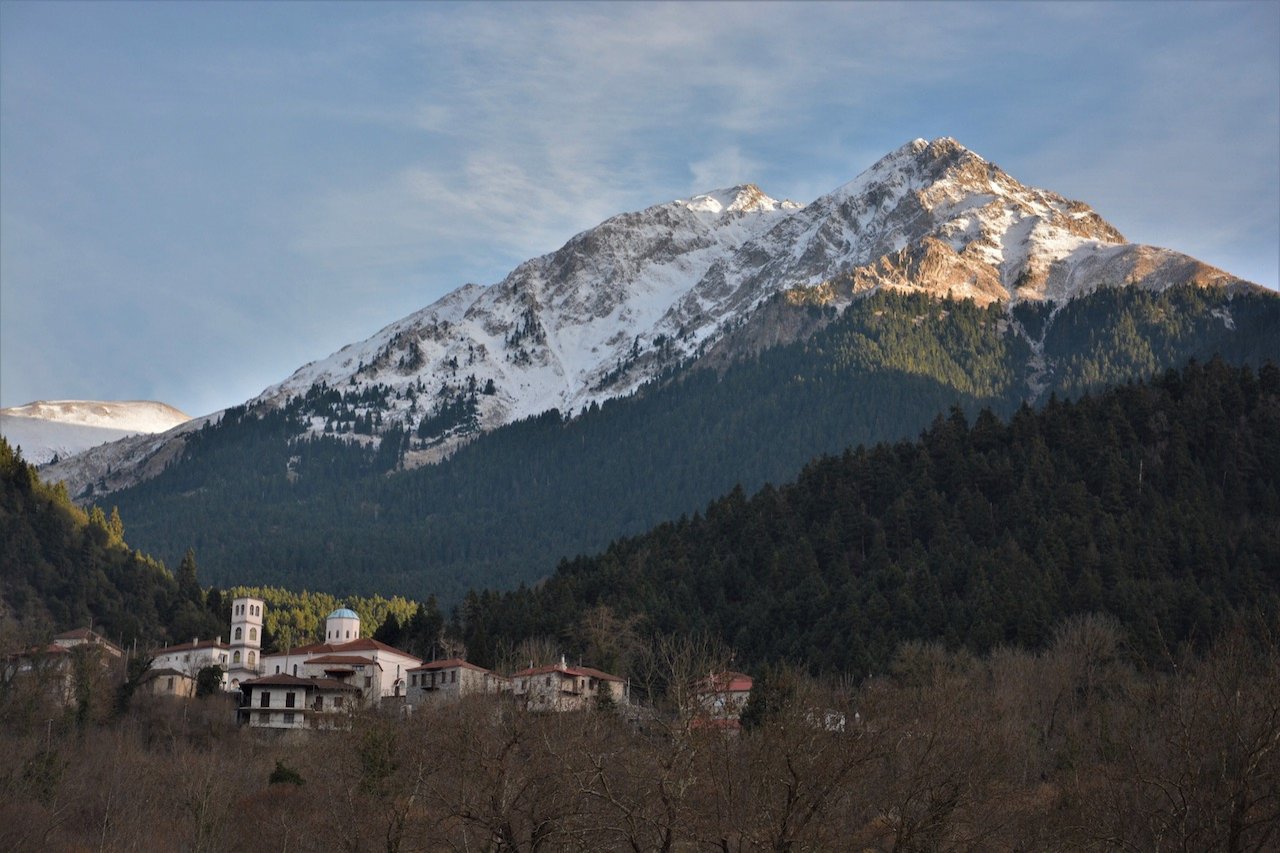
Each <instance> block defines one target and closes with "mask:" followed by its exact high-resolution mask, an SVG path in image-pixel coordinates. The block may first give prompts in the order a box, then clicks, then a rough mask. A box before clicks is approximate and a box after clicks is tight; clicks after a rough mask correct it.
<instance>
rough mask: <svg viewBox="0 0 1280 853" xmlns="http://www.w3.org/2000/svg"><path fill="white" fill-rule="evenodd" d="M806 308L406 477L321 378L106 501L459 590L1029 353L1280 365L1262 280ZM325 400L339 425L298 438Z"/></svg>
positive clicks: (233, 541) (1011, 370)
mask: <svg viewBox="0 0 1280 853" xmlns="http://www.w3.org/2000/svg"><path fill="white" fill-rule="evenodd" d="M782 301H784V300H783V299H782V298H781V297H780V302H782ZM794 301H796V302H798V303H800V304H797V305H794V306H790V307H788V308H786V310H793V311H797V312H807V313H808V314H810V315H812V317H811V318H810V319H811V320H815V321H817V322H816V325H818V326H820V327H821V329H820V331H818V332H816V333H815V334H813V335H812V336H811V337H809V338H808V339H806V340H803V341H799V342H796V343H793V344H791V345H787V346H782V347H778V348H775V349H771V350H768V351H766V352H764V353H762V354H761V355H759V356H758V357H755V358H752V359H749V360H747V361H744V362H740V363H736V364H733V365H731V366H729V367H727V368H725V369H723V370H721V371H718V372H717V371H711V370H693V369H684V370H673V371H672V372H671V373H669V374H668V375H667V376H666V377H664V379H663V380H662V381H660V382H657V383H655V384H653V385H651V386H649V387H647V388H645V389H642V391H641V392H639V393H638V394H636V395H635V396H633V397H630V398H626V399H619V400H615V401H611V402H609V403H606V404H605V405H603V406H600V407H592V408H591V410H589V411H587V412H584V413H579V415H578V416H577V417H573V418H569V417H567V416H566V415H564V414H562V413H559V412H554V411H552V412H548V413H546V414H544V415H542V416H539V417H536V418H533V419H531V420H528V421H525V422H522V423H519V424H515V425H511V426H509V427H505V428H503V429H500V430H497V431H496V432H494V433H491V434H488V435H485V436H482V437H480V438H478V439H477V440H476V441H474V442H473V443H472V444H470V445H469V446H467V447H465V448H463V449H462V450H461V451H459V452H458V453H457V454H456V455H454V456H453V457H452V458H451V459H450V460H448V461H447V462H445V463H443V464H439V465H433V466H427V467H425V468H420V469H416V470H413V471H402V472H397V473H391V472H393V471H396V469H397V466H398V463H399V460H400V458H401V454H402V452H403V449H404V448H405V447H406V446H407V445H408V443H409V442H410V441H412V440H413V438H412V436H411V435H410V434H409V433H407V432H403V431H399V430H392V431H391V432H390V433H389V434H387V435H384V436H383V437H382V439H381V442H374V441H373V440H372V439H371V438H366V437H365V436H364V435H362V434H367V433H370V432H372V431H376V427H377V423H378V421H379V419H380V415H379V413H378V405H377V399H376V396H377V395H376V394H374V395H373V396H370V393H369V392H368V391H365V392H362V393H361V394H356V393H354V392H353V391H349V390H339V389H330V388H314V389H312V391H311V392H310V393H309V394H308V395H306V396H305V397H299V398H295V399H294V400H293V401H291V402H290V404H289V405H288V406H286V407H285V408H284V409H282V410H275V411H271V412H263V411H258V410H248V411H247V410H245V409H244V408H237V409H233V410H231V411H229V412H228V413H227V414H226V416H225V417H224V418H223V420H222V422H221V424H219V425H218V426H216V427H209V428H206V429H205V430H203V431H202V432H201V433H200V434H199V435H197V436H196V437H195V439H193V440H192V441H191V442H190V443H189V445H188V447H187V449H186V451H185V454H184V457H183V458H182V459H181V460H180V461H179V462H177V463H174V464H173V465H172V466H171V467H170V468H169V470H167V471H165V472H164V473H163V474H162V475H161V476H159V477H157V478H156V479H154V480H151V481H149V482H146V483H143V484H141V485H139V486H136V487H134V488H131V489H128V490H125V491H123V492H120V493H117V494H114V495H112V496H111V498H110V500H111V501H112V503H115V504H118V505H119V507H120V509H121V511H122V512H123V513H124V514H125V515H126V517H128V518H129V519H131V521H130V529H131V536H132V538H133V540H134V541H135V542H136V543H137V544H139V545H140V546H141V547H143V548H144V549H146V550H148V551H150V552H152V553H155V554H158V555H160V556H162V557H164V558H166V559H168V560H170V561H176V560H177V559H178V558H179V557H180V556H181V555H182V554H183V553H184V551H185V549H187V548H188V547H194V548H195V549H196V551H197V553H198V554H199V555H200V558H201V565H202V568H203V570H204V571H205V572H206V573H207V575H208V577H209V578H210V579H212V580H214V581H216V582H218V583H224V584H225V583H254V584H260V583H269V584H276V585H280V586H287V587H293V588H298V587H303V586H308V587H313V588H319V589H325V590H328V591H330V592H334V593H337V594H349V593H373V592H378V593H382V594H392V593H396V594H403V595H408V596H411V597H416V598H419V599H421V598H425V597H426V596H427V595H428V594H435V595H437V596H439V598H440V600H441V601H442V602H444V603H445V604H451V603H455V602H457V601H459V600H460V599H461V597H462V596H463V594H464V593H465V592H466V590H467V589H469V588H473V587H495V588H511V587H513V586H515V585H517V584H518V583H521V582H525V583H532V582H534V581H537V580H538V579H540V578H543V577H546V576H548V575H549V574H550V573H551V572H552V571H553V569H554V567H555V565H556V563H557V561H559V560H560V559H561V558H562V557H566V556H571V555H574V554H582V553H592V552H594V551H597V550H599V549H601V548H603V547H605V546H606V545H607V544H608V543H609V542H610V541H612V540H613V539H615V538H617V537H618V536H622V535H632V534H638V533H641V532H643V531H644V530H647V529H649V528H650V527H652V526H653V525H655V524H657V523H660V522H663V521H667V520H671V519H674V518H677V517H679V516H680V515H681V514H682V513H691V512H693V511H694V510H696V509H698V508H699V507H701V506H703V505H704V504H705V502H706V501H708V500H711V499H713V498H715V497H716V496H718V495H722V494H725V493H726V492H728V491H730V490H731V489H733V488H734V487H735V485H736V486H741V487H742V489H744V490H745V492H747V493H750V492H753V491H755V490H756V489H758V488H760V487H761V486H763V485H764V484H766V483H780V482H784V481H786V480H789V479H792V478H794V477H795V476H796V475H797V474H798V473H799V471H800V470H801V468H802V467H803V466H804V465H805V463H806V462H808V461H809V460H810V459H812V458H813V457H814V456H816V455H820V454H823V453H840V452H842V451H843V450H844V449H846V448H849V447H854V446H857V445H859V444H865V445H871V444H874V443H875V442H878V441H896V440H899V439H904V438H913V437H915V436H916V435H918V434H919V432H920V430H922V429H924V428H925V427H927V426H928V425H929V423H930V421H931V420H932V419H933V418H934V417H935V416H936V415H937V413H938V412H944V411H947V410H948V409H949V408H951V407H958V408H959V410H960V411H961V412H962V413H963V414H964V415H965V417H967V418H974V417H976V416H977V413H978V412H979V411H980V410H982V409H990V410H991V411H992V413H993V414H994V415H995V416H997V417H1001V418H1003V417H1007V416H1009V415H1011V414H1012V413H1014V411H1015V410H1016V409H1017V408H1018V406H1019V405H1020V404H1021V403H1022V402H1023V401H1024V400H1026V399H1027V398H1028V395H1029V386H1028V382H1027V380H1028V378H1029V372H1032V371H1033V370H1034V371H1035V375H1034V376H1032V377H1031V378H1033V379H1035V380H1036V382H1037V383H1038V384H1037V388H1038V387H1040V386H1041V385H1042V386H1043V390H1042V391H1041V393H1040V395H1039V397H1038V400H1039V401H1040V402H1043V401H1044V400H1045V399H1048V397H1049V396H1050V395H1052V394H1054V393H1058V394H1059V395H1060V396H1061V397H1069V396H1075V395H1078V394H1081V393H1084V392H1086V391H1088V390H1091V389H1095V390H1096V389H1098V388H1101V387H1103V386H1104V385H1105V384H1107V383H1113V382H1118V381H1125V380H1128V379H1130V378H1133V377H1141V376H1149V375H1152V374H1154V373H1155V372H1158V371H1159V370H1163V369H1166V368H1168V367H1176V366H1180V365H1182V364H1184V363H1185V362H1186V361H1187V360H1188V359H1190V358H1198V359H1201V360H1207V359H1208V358H1210V357H1212V356H1213V355H1214V354H1215V353H1218V354H1222V355H1223V356H1224V357H1225V358H1226V359H1227V360H1228V361H1230V362H1232V363H1244V364H1252V365H1255V366H1257V365H1259V364H1261V363H1263V362H1264V361H1265V360H1268V359H1270V360H1280V299H1277V298H1276V297H1275V296H1273V295H1270V294H1241V295H1236V296H1234V297H1229V296H1228V295H1227V294H1226V293H1224V292H1223V291H1220V290H1214V289H1192V288H1179V289H1171V290H1168V291H1165V292H1163V293H1159V294H1155V293H1150V292H1147V291H1141V290H1137V289H1131V288H1130V289H1120V290H1105V291H1100V292H1098V293H1095V294H1093V295H1090V296H1088V297H1084V298H1080V299H1077V300H1073V301H1072V302H1070V303H1067V304H1066V305H1063V306H1054V305H1046V306H1022V307H1020V308H1019V309H1017V310H1016V311H1015V312H1013V314H1012V315H1010V314H1008V313H1006V312H1005V311H1004V310H1003V309H1001V308H1000V307H998V306H993V307H989V308H985V309H984V308H978V307H976V306H975V305H974V304H973V303H971V302H953V301H937V300H933V299H930V298H927V297H924V296H921V295H902V294H892V293H877V294H874V295H872V296H869V297H867V298H864V299H861V300H859V301H857V302H855V303H854V304H853V305H851V306H850V307H849V308H847V309H846V310H845V311H844V312H843V313H842V314H840V315H839V316H838V317H836V316H834V310H833V309H831V308H829V307H824V306H821V305H806V304H803V303H804V300H803V299H797V300H794ZM1015 321H1016V322H1015ZM1037 348H1039V349H1041V350H1042V355H1043V365H1042V366H1043V367H1044V370H1043V371H1040V370H1038V369H1037V367H1038V366H1040V362H1039V361H1038V359H1037V356H1036V349H1037ZM455 402H456V401H455ZM451 405H452V404H451ZM317 412H322V413H327V414H324V415H323V416H324V417H327V418H328V420H327V421H326V423H333V424H334V425H335V426H334V430H335V432H333V433H325V434H324V435H322V436H320V437H317V438H310V439H301V440H300V439H296V438H295V436H296V435H298V433H299V432H300V430H301V429H302V423H303V420H304V418H307V417H313V416H315V414H316V413H317ZM437 414H438V413H435V414H433V413H432V412H431V411H427V412H425V413H424V417H435V416H436V415H437ZM345 432H349V434H344V433H345Z"/></svg>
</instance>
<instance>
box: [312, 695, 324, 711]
mask: <svg viewBox="0 0 1280 853" xmlns="http://www.w3.org/2000/svg"><path fill="white" fill-rule="evenodd" d="M311 707H312V708H314V709H316V710H317V711H323V710H324V697H323V696H317V697H316V701H315V703H314V704H313V705H312V706H311Z"/></svg>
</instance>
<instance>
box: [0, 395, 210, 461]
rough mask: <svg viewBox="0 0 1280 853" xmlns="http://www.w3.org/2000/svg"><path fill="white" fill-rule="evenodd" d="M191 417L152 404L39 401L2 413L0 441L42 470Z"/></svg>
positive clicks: (0, 414)
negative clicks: (56, 461)
mask: <svg viewBox="0 0 1280 853" xmlns="http://www.w3.org/2000/svg"><path fill="white" fill-rule="evenodd" d="M188 420H190V417H189V416H187V415H186V414H184V413H183V412H180V411H178V410H177V409H175V408H174V407H172V406H169V405H166V404H164V403H157V402H154V401H150V400H126V401H101V400H39V401H37V402H34V403H28V404H26V405H25V406H14V407H13V408H9V409H0V435H3V436H4V438H5V440H6V441H8V442H9V444H10V445H13V446H15V447H21V448H22V455H23V458H24V459H26V460H27V461H28V462H32V463H35V464H37V465H42V464H44V463H46V462H49V461H50V460H51V459H53V458H54V457H55V456H57V457H59V458H66V457H69V456H73V455H75V454H77V453H82V452H83V451H85V450H88V449H89V448H93V447H97V446H99V445H102V444H105V443H107V442H114V441H118V440H120V439H122V438H127V437H128V436H133V435H138V434H140V433H144V434H152V433H160V432H165V431H167V430H169V429H172V428H173V427H175V426H177V425H179V424H182V423H185V422H186V421H188Z"/></svg>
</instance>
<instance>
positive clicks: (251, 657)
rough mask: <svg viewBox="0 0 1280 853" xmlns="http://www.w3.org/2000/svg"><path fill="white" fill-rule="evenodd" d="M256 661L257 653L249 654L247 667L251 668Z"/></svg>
mask: <svg viewBox="0 0 1280 853" xmlns="http://www.w3.org/2000/svg"><path fill="white" fill-rule="evenodd" d="M257 661H258V653H257V652H249V666H253V665H254V664H255V663H257Z"/></svg>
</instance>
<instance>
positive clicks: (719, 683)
mask: <svg viewBox="0 0 1280 853" xmlns="http://www.w3.org/2000/svg"><path fill="white" fill-rule="evenodd" d="M753 683H754V682H753V679H752V678H751V676H749V675H746V674H744V673H741V672H719V673H712V674H711V675H708V676H707V677H706V678H704V679H702V680H701V681H699V682H698V683H697V685H695V686H694V696H695V698H696V699H697V702H698V706H699V707H700V708H701V712H702V715H703V716H704V717H705V718H706V719H708V720H714V721H717V722H721V723H732V724H733V727H736V726H737V722H738V718H739V717H740V716H741V715H742V709H743V708H744V707H746V704H747V699H748V698H749V697H750V696H751V686H752V684H753Z"/></svg>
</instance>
